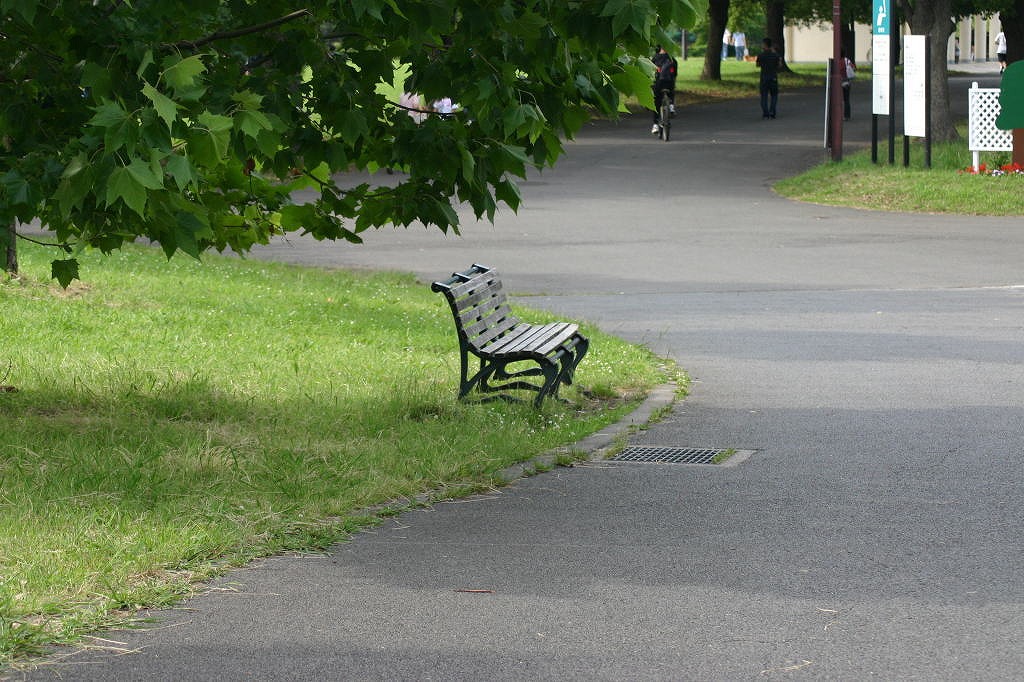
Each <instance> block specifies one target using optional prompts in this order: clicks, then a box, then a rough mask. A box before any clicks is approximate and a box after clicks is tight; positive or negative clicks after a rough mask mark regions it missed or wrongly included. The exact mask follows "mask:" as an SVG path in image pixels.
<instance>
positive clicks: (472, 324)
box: [431, 265, 520, 348]
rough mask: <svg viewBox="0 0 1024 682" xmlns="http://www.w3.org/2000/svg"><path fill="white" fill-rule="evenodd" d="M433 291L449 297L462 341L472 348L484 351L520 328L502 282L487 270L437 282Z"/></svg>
mask: <svg viewBox="0 0 1024 682" xmlns="http://www.w3.org/2000/svg"><path fill="white" fill-rule="evenodd" d="M431 289H432V290H434V291H438V292H441V293H443V294H444V295H445V298H446V299H447V300H448V305H449V306H450V307H451V310H452V315H453V316H454V317H455V326H456V328H457V329H458V332H459V340H460V341H461V342H462V343H465V344H467V345H468V346H470V347H471V348H480V347H482V346H484V345H485V344H487V343H488V342H489V341H491V340H493V339H496V338H498V337H500V336H502V335H503V334H506V333H507V332H508V331H509V330H510V329H512V328H513V327H514V326H516V325H517V324H520V320H519V318H517V317H516V316H515V315H513V314H512V310H511V309H510V308H509V306H508V300H507V299H506V297H505V292H504V291H503V290H502V285H501V278H500V277H499V276H498V273H497V272H495V271H494V270H492V269H491V268H488V267H486V266H483V265H473V267H472V268H470V269H469V270H466V271H465V272H457V273H455V274H454V275H452V276H451V278H450V279H448V280H445V281H444V282H434V283H433V285H431Z"/></svg>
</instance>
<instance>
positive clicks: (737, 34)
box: [732, 31, 747, 62]
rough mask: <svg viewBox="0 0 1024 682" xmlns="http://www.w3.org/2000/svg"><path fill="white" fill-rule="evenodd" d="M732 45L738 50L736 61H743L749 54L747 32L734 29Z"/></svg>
mask: <svg viewBox="0 0 1024 682" xmlns="http://www.w3.org/2000/svg"><path fill="white" fill-rule="evenodd" d="M732 45H733V49H735V50H736V61H738V62H742V61H743V58H744V57H746V56H747V34H746V33H743V32H742V31H733V34H732Z"/></svg>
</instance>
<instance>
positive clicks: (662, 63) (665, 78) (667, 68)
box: [651, 45, 679, 135]
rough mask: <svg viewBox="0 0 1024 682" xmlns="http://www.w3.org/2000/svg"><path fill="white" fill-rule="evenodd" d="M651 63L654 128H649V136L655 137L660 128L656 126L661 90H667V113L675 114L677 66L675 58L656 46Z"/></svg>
mask: <svg viewBox="0 0 1024 682" xmlns="http://www.w3.org/2000/svg"><path fill="white" fill-rule="evenodd" d="M651 61H652V62H654V68H655V71H654V83H652V84H651V91H652V92H654V126H653V127H652V128H651V134H652V135H657V134H658V131H659V129H660V128H661V126H660V125H658V120H659V119H658V106H659V105H660V104H661V93H662V91H663V90H668V101H669V105H668V107H669V111H670V112H672V113H673V114H675V113H676V105H675V101H676V73H677V72H678V70H679V68H678V67H679V64H678V62H676V60H675V57H673V56H672V55H670V54H669V53H668V52H667V51H666V50H665V48H663V47H662V46H661V45H659V46H658V48H657V52H656V53H655V55H654V57H652V58H651Z"/></svg>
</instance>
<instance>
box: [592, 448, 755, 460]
mask: <svg viewBox="0 0 1024 682" xmlns="http://www.w3.org/2000/svg"><path fill="white" fill-rule="evenodd" d="M736 453H737V451H736V450H732V449H726V448H674V447H661V446H652V445H631V446H629V447H627V448H625V449H624V450H623V451H622V452H620V453H619V454H617V455H615V456H614V457H612V458H611V461H613V462H655V463H659V464H715V463H716V461H718V460H720V459H722V458H724V457H725V456H726V455H731V456H735V454H736ZM731 456H730V457H729V459H731ZM716 458H717V459H716ZM725 461H728V459H726V460H725Z"/></svg>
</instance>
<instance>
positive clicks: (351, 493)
mask: <svg viewBox="0 0 1024 682" xmlns="http://www.w3.org/2000/svg"><path fill="white" fill-rule="evenodd" d="M19 255H20V260H21V265H22V272H23V277H22V278H21V279H16V280H10V279H8V280H6V281H3V282H2V283H0V302H2V305H3V310H4V315H3V316H2V318H0V334H2V336H3V338H4V350H5V353H4V357H3V363H2V365H0V385H2V386H3V387H6V389H5V390H4V391H2V392H0V528H2V529H3V530H2V531H0V666H3V665H5V664H6V665H11V664H17V663H19V662H24V661H25V660H26V659H27V658H28V657H32V656H34V655H37V654H39V653H41V652H42V651H43V650H44V649H45V648H46V647H47V646H48V645H51V644H54V643H66V642H73V641H76V640H77V639H79V638H81V637H82V636H83V634H84V633H88V632H90V631H92V630H95V629H97V628H101V627H105V626H111V625H114V624H117V623H122V622H124V621H125V620H126V619H129V618H130V617H131V614H132V613H133V612H134V611H135V610H136V609H138V608H140V607H161V606H167V605H169V604H171V603H173V602H175V601H177V600H179V599H180V598H181V597H182V596H184V595H187V594H188V593H189V592H190V590H192V589H193V587H194V586H195V585H196V583H197V582H198V581H202V580H205V579H208V578H210V577H211V576H213V575H215V574H217V573H218V572H221V571H223V570H224V569H225V568H227V567H229V566H234V565H239V564H242V563H244V562H247V561H249V560H251V559H253V558H254V557H258V556H264V555H269V554H273V553H278V552H283V551H290V550H301V551H307V550H315V549H318V548H323V547H326V546H328V545H330V544H331V543H333V542H336V541H338V540H340V539H343V538H344V537H345V536H346V535H347V534H348V533H350V532H351V531H352V530H353V529H355V528H357V527H359V526H360V525H365V524H370V523H373V522H375V520H376V515H375V514H369V513H367V512H365V511H363V510H366V509H368V508H371V507H372V506H374V505H381V504H387V503H389V502H390V501H394V500H400V499H403V498H414V497H415V496H417V495H419V494H422V493H424V492H425V491H434V494H435V496H457V495H463V494H466V493H468V492H472V491H476V490H480V489H482V488H486V487H489V486H492V485H494V484H495V481H496V480H497V479H496V477H495V474H496V472H498V471H500V470H501V469H503V468H504V467H507V466H509V465H511V464H513V463H515V462H518V461H521V460H523V459H527V458H529V457H531V456H533V455H536V454H537V453H540V452H545V451H548V450H550V449H552V448H555V447H556V446H562V445H566V444H569V443H572V442H574V441H576V440H578V439H580V438H582V437H583V436H585V435H588V434H590V433H592V432H594V431H596V430H598V429H600V428H602V427H603V426H605V425H607V424H609V423H612V422H614V421H615V420H617V419H618V418H620V417H621V416H622V415H623V414H625V413H626V412H627V411H629V410H630V409H632V407H633V406H634V405H635V404H636V402H637V401H638V400H639V399H640V398H641V397H642V396H643V395H644V394H645V392H646V391H647V390H648V389H649V388H651V387H652V386H654V385H656V384H657V383H659V382H662V381H664V380H665V379H666V378H667V377H672V378H674V376H673V375H674V373H675V372H674V370H673V369H672V368H671V367H668V366H666V365H665V364H664V363H663V362H662V361H661V360H659V359H658V358H655V357H654V356H652V355H651V354H650V353H649V352H647V351H645V350H644V349H642V348H638V347H636V346H632V345H629V344H627V343H624V342H622V341H620V340H618V339H615V338H612V337H609V336H607V335H604V334H601V333H600V332H599V331H598V330H597V329H595V328H593V327H589V326H586V325H584V333H586V334H587V335H589V336H590V337H591V340H592V342H591V351H590V354H589V355H588V356H587V358H586V359H585V360H584V361H583V363H582V364H581V365H580V367H579V369H578V372H577V383H578V387H572V388H571V389H569V390H567V391H565V392H564V395H563V397H565V398H567V399H568V402H567V403H564V404H562V403H556V402H554V401H547V402H546V404H545V406H544V409H542V410H540V411H537V410H534V409H533V408H532V406H530V405H529V404H528V403H527V404H510V403H506V402H494V403H472V402H467V403H462V402H458V401H456V400H455V396H454V393H455V387H456V385H457V381H458V355H457V342H456V339H455V336H454V326H453V325H452V321H451V318H450V313H449V312H448V309H447V307H446V305H445V303H444V300H443V298H442V297H440V296H438V295H436V294H433V293H431V292H430V290H429V287H427V286H424V285H423V284H420V283H417V282H415V281H414V280H413V278H412V277H411V276H409V275H404V274H386V273H385V274H355V273H351V272H346V271H326V270H314V269H305V268H299V267H292V266H285V265H278V264H268V263H258V262H251V261H241V260H237V259H231V258H221V257H209V258H206V259H204V263H203V264H198V263H195V262H194V261H190V260H187V259H174V260H172V261H170V262H168V261H166V260H164V259H163V257H162V255H161V254H160V252H158V251H157V250H155V249H147V248H134V247H133V248H128V249H125V250H124V251H122V252H117V253H115V254H113V255H111V256H106V257H103V256H98V255H97V256H90V255H88V254H87V255H86V256H85V257H84V260H83V263H82V266H83V267H82V271H83V273H85V276H86V278H87V280H86V281H85V282H76V283H74V285H73V286H72V287H71V288H70V289H68V290H66V291H65V290H61V289H59V288H56V287H55V286H54V285H53V284H52V283H50V282H49V281H48V274H49V266H48V264H47V262H48V258H49V256H50V254H49V253H45V252H44V251H43V250H42V249H40V248H38V247H34V246H32V245H22V248H21V251H20V253H19ZM519 312H520V313H522V314H523V316H524V317H526V318H527V319H532V320H539V319H543V318H544V317H545V316H544V315H542V314H540V313H536V312H531V311H524V310H520V311H519ZM563 459H564V458H563Z"/></svg>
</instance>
